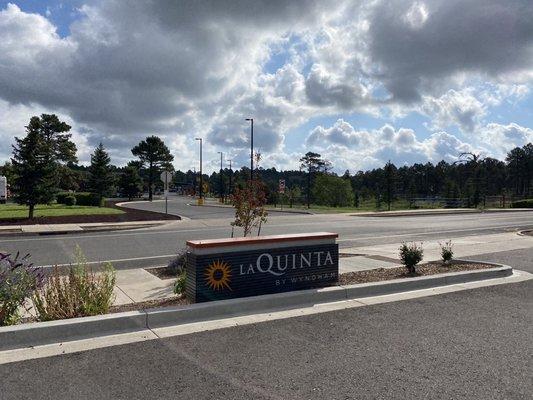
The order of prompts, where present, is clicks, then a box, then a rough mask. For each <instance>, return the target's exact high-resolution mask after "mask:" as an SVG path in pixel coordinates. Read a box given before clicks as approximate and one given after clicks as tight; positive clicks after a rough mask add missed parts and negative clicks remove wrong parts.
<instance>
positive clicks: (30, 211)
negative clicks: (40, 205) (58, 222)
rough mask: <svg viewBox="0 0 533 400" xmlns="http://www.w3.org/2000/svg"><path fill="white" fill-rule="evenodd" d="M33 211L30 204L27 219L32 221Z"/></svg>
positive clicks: (33, 205)
mask: <svg viewBox="0 0 533 400" xmlns="http://www.w3.org/2000/svg"><path fill="white" fill-rule="evenodd" d="M34 210H35V204H30V209H29V212H28V218H29V219H33V211H34Z"/></svg>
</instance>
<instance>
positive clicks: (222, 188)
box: [217, 151, 224, 203]
mask: <svg viewBox="0 0 533 400" xmlns="http://www.w3.org/2000/svg"><path fill="white" fill-rule="evenodd" d="M217 153H218V154H220V176H219V178H220V202H221V203H224V187H223V186H224V183H223V182H222V158H223V157H224V153H222V152H221V151H217Z"/></svg>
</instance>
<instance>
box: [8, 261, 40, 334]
mask: <svg viewBox="0 0 533 400" xmlns="http://www.w3.org/2000/svg"><path fill="white" fill-rule="evenodd" d="M28 260H29V255H26V256H24V257H20V258H19V255H18V254H17V255H16V256H15V257H11V255H9V254H6V253H0V326H3V325H13V324H16V323H17V322H18V321H19V320H20V313H19V310H20V308H21V307H23V306H24V304H25V302H26V299H28V298H31V295H32V293H33V292H34V291H35V290H36V289H38V288H39V287H40V286H41V285H42V283H43V271H42V269H41V268H36V267H34V266H33V264H31V263H30V262H29V261H28Z"/></svg>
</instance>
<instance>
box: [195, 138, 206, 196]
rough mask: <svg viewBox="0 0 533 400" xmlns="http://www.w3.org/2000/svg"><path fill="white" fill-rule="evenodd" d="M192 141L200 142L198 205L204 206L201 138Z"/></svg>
mask: <svg viewBox="0 0 533 400" xmlns="http://www.w3.org/2000/svg"><path fill="white" fill-rule="evenodd" d="M194 140H198V141H200V191H199V192H200V197H199V198H198V205H199V206H202V205H203V204H204V197H203V193H202V192H203V186H204V178H203V174H202V138H195V139H194Z"/></svg>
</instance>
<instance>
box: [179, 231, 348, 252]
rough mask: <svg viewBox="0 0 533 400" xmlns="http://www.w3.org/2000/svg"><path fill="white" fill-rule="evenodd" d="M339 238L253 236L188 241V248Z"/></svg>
mask: <svg viewBox="0 0 533 400" xmlns="http://www.w3.org/2000/svg"><path fill="white" fill-rule="evenodd" d="M337 237H339V234H338V233H331V232H314V233H297V234H291V235H270V236H253V237H238V238H227V239H208V240H188V241H187V246H189V247H193V248H195V249H204V248H208V247H222V246H224V247H225V246H235V245H243V244H244V245H246V244H258V243H261V244H264V243H281V242H291V241H294V240H298V241H301V240H317V239H335V238H337Z"/></svg>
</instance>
